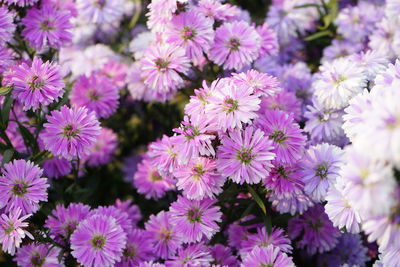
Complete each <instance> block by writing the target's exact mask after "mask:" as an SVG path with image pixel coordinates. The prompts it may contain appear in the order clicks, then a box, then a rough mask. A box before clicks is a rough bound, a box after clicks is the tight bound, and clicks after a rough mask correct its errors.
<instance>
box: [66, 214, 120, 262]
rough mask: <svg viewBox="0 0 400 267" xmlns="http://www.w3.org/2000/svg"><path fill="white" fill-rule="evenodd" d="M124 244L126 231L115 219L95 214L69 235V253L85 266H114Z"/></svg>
mask: <svg viewBox="0 0 400 267" xmlns="http://www.w3.org/2000/svg"><path fill="white" fill-rule="evenodd" d="M125 245H126V233H125V232H124V231H123V229H122V227H121V226H119V225H118V224H117V223H116V221H115V219H114V218H113V217H110V216H105V215H99V214H95V215H93V216H91V217H88V218H86V219H85V220H84V221H81V222H80V223H79V225H78V227H77V228H76V230H75V232H74V233H73V234H72V235H71V249H72V252H71V254H72V255H73V256H74V257H75V258H76V259H77V261H78V262H79V263H80V264H83V265H85V266H109V267H111V266H114V264H115V263H116V262H118V261H119V260H120V259H121V257H122V253H123V250H124V248H125Z"/></svg>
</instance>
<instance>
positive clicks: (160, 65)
mask: <svg viewBox="0 0 400 267" xmlns="http://www.w3.org/2000/svg"><path fill="white" fill-rule="evenodd" d="M154 63H155V64H156V66H157V69H158V71H161V72H166V71H167V70H168V66H169V61H167V60H164V59H162V58H157V59H156V61H155V62H154Z"/></svg>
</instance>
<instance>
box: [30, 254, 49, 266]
mask: <svg viewBox="0 0 400 267" xmlns="http://www.w3.org/2000/svg"><path fill="white" fill-rule="evenodd" d="M45 261H46V259H45V258H42V257H40V255H39V253H38V252H35V254H34V255H32V258H31V263H32V265H33V266H43V264H44V262H45Z"/></svg>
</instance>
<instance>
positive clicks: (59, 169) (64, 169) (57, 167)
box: [43, 157, 72, 179]
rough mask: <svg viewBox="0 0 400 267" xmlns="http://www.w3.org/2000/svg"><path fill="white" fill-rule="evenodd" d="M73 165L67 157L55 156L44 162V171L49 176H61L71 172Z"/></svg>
mask: <svg viewBox="0 0 400 267" xmlns="http://www.w3.org/2000/svg"><path fill="white" fill-rule="evenodd" d="M71 171H72V165H71V162H69V160H67V159H65V158H58V157H54V158H51V159H48V160H46V161H45V162H43V173H44V175H45V176H46V177H48V178H55V179H58V178H61V177H63V176H66V175H68V174H70V173H71Z"/></svg>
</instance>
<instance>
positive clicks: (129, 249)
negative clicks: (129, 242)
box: [124, 246, 137, 258]
mask: <svg viewBox="0 0 400 267" xmlns="http://www.w3.org/2000/svg"><path fill="white" fill-rule="evenodd" d="M136 254H137V250H136V247H134V246H126V249H125V250H124V257H126V258H134V257H135V256H136Z"/></svg>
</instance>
